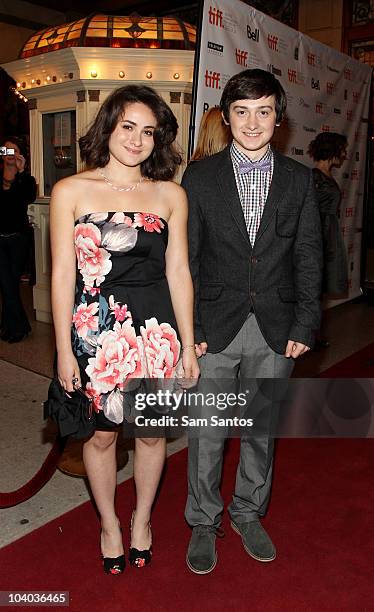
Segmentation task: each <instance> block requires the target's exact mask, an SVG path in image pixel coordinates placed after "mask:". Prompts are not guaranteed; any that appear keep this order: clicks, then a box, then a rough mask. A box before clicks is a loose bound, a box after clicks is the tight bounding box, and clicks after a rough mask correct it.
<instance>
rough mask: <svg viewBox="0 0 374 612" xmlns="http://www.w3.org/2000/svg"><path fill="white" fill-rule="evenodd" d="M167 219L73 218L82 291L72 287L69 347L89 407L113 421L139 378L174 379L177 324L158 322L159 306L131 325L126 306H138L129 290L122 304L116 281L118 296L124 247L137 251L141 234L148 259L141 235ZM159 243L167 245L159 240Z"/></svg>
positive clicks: (108, 215)
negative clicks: (73, 295)
mask: <svg viewBox="0 0 374 612" xmlns="http://www.w3.org/2000/svg"><path fill="white" fill-rule="evenodd" d="M129 215H131V217H130V216H129ZM165 223H166V222H165ZM165 223H164V222H163V221H162V219H161V218H160V217H159V216H158V215H155V214H152V213H138V212H135V213H128V214H126V212H114V213H113V212H96V213H90V214H87V215H82V216H81V217H80V218H79V219H78V220H77V222H76V226H75V230H74V241H75V250H76V255H77V266H78V271H79V272H80V276H81V279H82V281H83V283H82V284H83V288H82V284H77V294H76V303H75V306H74V311H73V315H72V345H73V351H74V354H75V355H76V356H77V358H78V360H79V364H80V367H81V369H82V374H83V373H84V374H83V377H84V375H86V381H87V382H86V385H85V390H86V394H87V396H88V397H89V398H90V399H92V407H93V409H94V410H95V411H96V412H97V413H98V412H102V413H103V414H104V415H105V417H106V418H107V419H109V421H111V422H112V423H116V424H119V423H121V422H122V421H123V418H124V412H125V411H126V408H124V406H125V404H126V401H127V402H128V401H130V403H131V399H128V400H126V399H125V395H126V394H127V393H129V392H130V393H129V395H128V396H127V397H128V398H129V397H130V396H131V394H132V392H133V391H134V390H135V389H138V388H140V386H141V385H143V384H146V381H145V380H144V379H153V380H154V379H157V378H160V379H168V378H174V376H175V370H176V366H177V363H178V359H179V355H180V342H179V340H178V337H177V333H176V331H175V329H173V325H175V324H172V325H171V324H170V323H167V322H161V323H159V319H158V318H157V310H156V312H155V315H156V316H152V315H153V313H152V315H151V316H149V318H147V317H144V318H142V319H141V321H139V319H138V317H135V319H136V321H137V322H136V328H135V325H134V321H133V317H132V314H131V310H133V307H134V308H135V313H137V310H136V302H135V303H133V302H132V298H131V293H130V302H129V304H128V303H124V302H122V301H120V300H119V299H118V297H119V296H121V295H124V294H123V289H122V287H121V284H120V283H119V284H118V287H119V289H118V294H117V296H116V293H117V285H116V283H117V282H118V277H117V276H116V275H117V270H118V262H119V261H123V260H122V257H123V256H124V255H125V254H126V253H127V252H131V251H132V249H134V248H135V247H136V248H138V247H137V242H138V238H139V240H140V241H141V245H140V246H139V245H138V246H139V249H140V251H138V253H140V257H142V258H143V257H145V255H144V253H148V252H149V251H148V248H149V247H148V245H149V244H150V242H149V239H150V238H151V237H150V236H149V237H146V236H141V233H143V232H144V233H147V234H149V233H154V234H156V235H157V234H161V230H163V229H164V228H165ZM145 238H146V240H147V241H146V242H144V239H145ZM152 240H153V238H152ZM166 241H167V238H166ZM144 244H146V245H147V246H146V248H144ZM151 244H153V242H152V243H151ZM161 244H163V245H164V244H165V242H164V240H162V243H161ZM146 256H147V255H146ZM160 265H162V264H160ZM113 266H114V267H113ZM116 266H117V268H116ZM110 272H112V273H114V278H115V283H114V284H113V289H112V287H111V275H110V276H109V278H108V279H107V280H106V277H107V275H108V274H109V273H110ZM152 273H154V260H153V261H152ZM150 280H152V277H150ZM104 281H106V282H105V284H104V285H103V283H104ZM125 295H126V294H125ZM169 300H170V296H169ZM126 301H128V300H127V299H126ZM129 306H130V308H129ZM170 308H172V307H171V304H170ZM149 314H151V313H149ZM138 316H139V315H138ZM171 316H172V310H171ZM170 320H171V321H173V320H174V319H173V318H171V319H170ZM174 321H175V320H174ZM141 322H142V324H141ZM87 379H88V380H87ZM142 381H143V382H142ZM127 416H128V417H129V416H130V413H129V415H127Z"/></svg>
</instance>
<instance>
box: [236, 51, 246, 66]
mask: <svg viewBox="0 0 374 612" xmlns="http://www.w3.org/2000/svg"><path fill="white" fill-rule="evenodd" d="M235 59H236V63H237V64H239V66H244V67H246V66H247V59H248V51H241V49H235Z"/></svg>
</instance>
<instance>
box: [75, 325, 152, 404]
mask: <svg viewBox="0 0 374 612" xmlns="http://www.w3.org/2000/svg"><path fill="white" fill-rule="evenodd" d="M97 345H98V346H97V350H96V355H95V357H90V358H89V360H88V366H87V367H86V373H87V375H88V376H89V377H90V379H91V382H92V384H93V386H94V387H95V389H97V390H98V392H99V393H108V392H110V391H113V389H114V388H115V387H118V388H119V389H120V390H123V389H124V387H125V384H126V380H127V378H131V377H138V376H140V374H141V361H140V358H139V351H138V344H137V338H136V334H135V330H134V328H133V326H132V323H131V321H130V320H129V319H127V320H126V321H125V322H124V323H122V325H121V323H120V322H119V321H116V323H115V324H114V327H113V330H109V331H104V332H102V333H101V334H100V336H99V337H98V339H97Z"/></svg>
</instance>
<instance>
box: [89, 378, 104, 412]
mask: <svg viewBox="0 0 374 612" xmlns="http://www.w3.org/2000/svg"><path fill="white" fill-rule="evenodd" d="M86 395H87V397H88V398H90V399H92V406H93V408H94V410H95V412H99V411H100V410H102V409H103V408H102V406H101V397H100V393H99V392H98V391H97V390H96V389H95V388H94V387H93V385H92V383H90V382H88V383H87V385H86Z"/></svg>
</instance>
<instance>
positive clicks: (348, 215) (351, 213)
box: [345, 206, 354, 218]
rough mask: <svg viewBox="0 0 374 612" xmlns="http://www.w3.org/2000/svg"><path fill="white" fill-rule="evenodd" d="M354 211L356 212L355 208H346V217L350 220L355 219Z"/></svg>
mask: <svg viewBox="0 0 374 612" xmlns="http://www.w3.org/2000/svg"><path fill="white" fill-rule="evenodd" d="M353 211H354V208H353V206H351V207H350V208H346V209H345V216H346V217H347V218H348V217H353Z"/></svg>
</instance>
